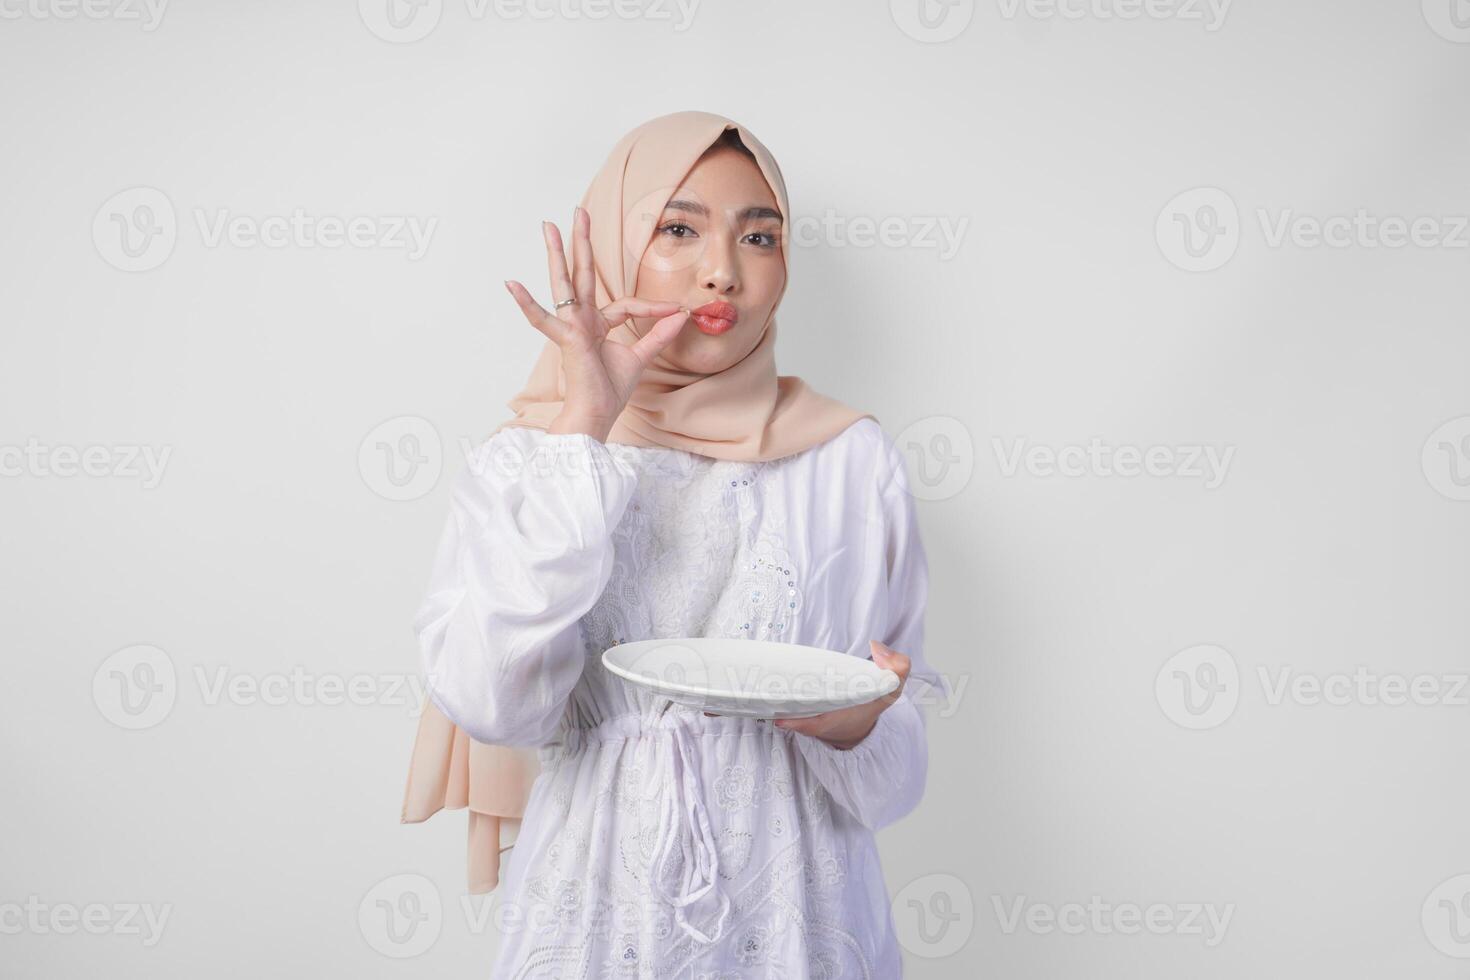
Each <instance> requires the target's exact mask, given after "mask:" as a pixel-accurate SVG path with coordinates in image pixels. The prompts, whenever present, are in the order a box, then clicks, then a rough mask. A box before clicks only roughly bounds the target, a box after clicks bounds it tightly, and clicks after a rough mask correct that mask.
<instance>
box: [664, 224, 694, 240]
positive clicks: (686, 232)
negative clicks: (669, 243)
mask: <svg viewBox="0 0 1470 980" xmlns="http://www.w3.org/2000/svg"><path fill="white" fill-rule="evenodd" d="M658 233H659V234H660V235H669V236H671V237H673V238H690V237H694V229H693V228H690V227H689V226H688V225H686V224H685V223H684V222H682V221H670V222H669V223H668V224H666V225H660V226H659V229H658Z"/></svg>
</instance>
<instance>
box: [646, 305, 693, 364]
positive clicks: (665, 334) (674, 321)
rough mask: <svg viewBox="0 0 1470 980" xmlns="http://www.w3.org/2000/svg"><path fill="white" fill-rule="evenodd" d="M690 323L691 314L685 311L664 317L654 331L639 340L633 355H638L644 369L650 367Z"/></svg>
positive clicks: (654, 326) (654, 327) (655, 325)
mask: <svg viewBox="0 0 1470 980" xmlns="http://www.w3.org/2000/svg"><path fill="white" fill-rule="evenodd" d="M688 322H689V314H688V313H687V312H686V311H684V310H680V311H679V312H678V313H675V314H673V315H672V316H666V317H664V318H663V319H662V320H660V321H658V322H657V323H655V324H654V325H653V329H651V330H649V331H648V333H646V334H644V335H643V336H642V337H640V338H638V341H637V343H635V344H634V345H633V353H635V354H637V355H638V360H640V361H642V362H643V366H644V367H648V365H650V364H652V363H653V359H654V358H655V357H657V356H658V354H659V351H661V350H663V349H664V348H665V347H667V346H669V345H670V344H672V343H673V342H674V338H675V337H677V336H679V331H680V330H682V329H683V328H684V324H686V323H688Z"/></svg>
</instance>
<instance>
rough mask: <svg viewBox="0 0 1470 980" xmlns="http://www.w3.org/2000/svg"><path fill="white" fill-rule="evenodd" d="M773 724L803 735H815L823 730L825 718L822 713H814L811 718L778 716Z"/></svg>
mask: <svg viewBox="0 0 1470 980" xmlns="http://www.w3.org/2000/svg"><path fill="white" fill-rule="evenodd" d="M773 724H774V725H775V726H776V727H777V728H785V729H788V730H789V731H793V732H800V733H801V734H803V735H815V734H817V733H818V732H819V731H821V730H822V724H823V720H822V716H821V715H812V716H811V717H810V718H777V719H776V720H775V721H774V722H773Z"/></svg>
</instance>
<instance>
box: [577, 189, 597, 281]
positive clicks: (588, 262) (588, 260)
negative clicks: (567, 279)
mask: <svg viewBox="0 0 1470 980" xmlns="http://www.w3.org/2000/svg"><path fill="white" fill-rule="evenodd" d="M572 285H573V286H574V287H576V290H577V292H576V296H577V299H578V300H580V301H581V302H583V303H587V304H588V305H591V304H593V303H596V302H597V274H596V270H595V269H594V268H593V266H592V216H591V215H589V214H588V213H587V212H586V210H585V209H583V208H580V207H579V208H577V210H575V211H573V212H572Z"/></svg>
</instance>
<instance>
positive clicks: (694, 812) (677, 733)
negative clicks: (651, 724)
mask: <svg viewBox="0 0 1470 980" xmlns="http://www.w3.org/2000/svg"><path fill="white" fill-rule="evenodd" d="M669 720H670V721H672V722H673V724H671V725H668V726H667V728H666V729H665V730H666V731H667V732H668V733H669V735H670V740H669V762H670V766H671V767H672V771H671V772H670V773H669V774H668V777H669V778H668V779H667V780H666V781H665V786H664V792H663V797H662V799H661V800H660V804H661V805H660V809H659V818H658V839H657V841H656V842H655V844H654V850H653V860H652V863H651V864H650V869H651V872H652V873H651V874H650V876H649V877H650V878H651V879H652V885H653V888H654V889H655V890H657V891H658V892H659V893H660V894H661V895H662V896H663V897H664V900H665V901H667V902H668V903H669V904H670V905H671V906H673V909H674V921H675V922H676V923H678V925H679V927H680V928H681V929H683V930H684V931H685V932H686V933H688V934H689V936H690V937H691V938H693V939H694V941H695V942H698V943H704V944H706V945H708V944H710V943H714V942H717V941H718V940H719V938H720V936H721V935H723V934H724V931H725V917H726V915H728V914H729V911H730V899H729V898H728V897H726V895H725V893H724V891H723V890H722V889H721V888H720V887H719V871H720V858H719V854H718V852H717V851H716V849H715V839H714V833H713V831H712V830H711V829H710V819H709V811H708V810H707V809H706V808H705V805H704V792H703V790H704V787H703V785H702V783H701V780H700V777H699V764H698V756H697V754H696V753H695V750H694V746H693V744H692V743H691V741H690V736H689V732H688V730H687V729H686V728H685V726H684V723H683V720H682V719H680V718H678V717H677V716H671V717H670V718H669ZM660 727H663V726H660ZM676 847H677V851H676V850H675V848H676ZM676 856H679V857H682V861H681V863H680V866H679V868H678V871H677V874H678V879H679V880H678V885H677V887H671V886H670V885H669V883H668V881H669V879H670V877H671V875H670V873H669V866H668V862H669V861H670V860H671V859H673V858H674V857H676ZM711 890H713V891H714V893H715V895H716V897H717V898H718V899H719V904H720V911H719V914H718V915H717V916H716V917H715V925H714V929H713V930H712V931H711V932H710V933H708V934H706V933H704V932H702V931H700V930H699V929H698V928H696V927H695V926H694V924H693V923H691V922H690V921H689V919H688V917H687V916H686V915H685V909H686V908H687V907H688V906H690V905H692V904H694V903H695V902H697V901H699V900H700V899H701V898H703V897H704V896H705V895H707V894H709V892H710V891H711Z"/></svg>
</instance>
